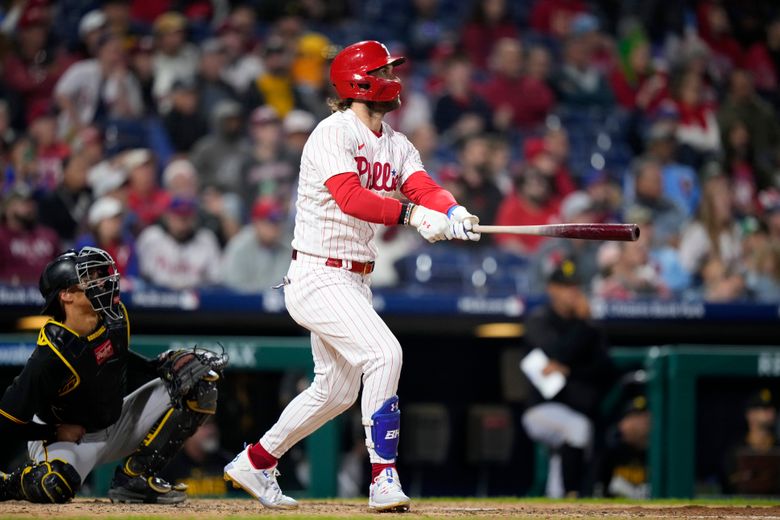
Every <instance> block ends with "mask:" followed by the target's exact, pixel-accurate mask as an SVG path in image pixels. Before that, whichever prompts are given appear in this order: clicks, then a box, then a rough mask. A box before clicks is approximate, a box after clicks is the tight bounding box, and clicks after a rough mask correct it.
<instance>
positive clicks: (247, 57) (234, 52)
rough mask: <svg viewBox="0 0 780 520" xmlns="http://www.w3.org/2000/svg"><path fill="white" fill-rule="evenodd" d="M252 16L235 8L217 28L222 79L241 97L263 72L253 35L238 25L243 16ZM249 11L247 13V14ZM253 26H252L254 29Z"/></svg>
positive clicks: (252, 14)
mask: <svg viewBox="0 0 780 520" xmlns="http://www.w3.org/2000/svg"><path fill="white" fill-rule="evenodd" d="M239 10H241V12H243V13H246V16H254V11H252V10H251V9H249V10H246V9H241V6H237V7H236V8H235V11H234V12H233V14H232V15H231V16H230V17H229V18H228V19H227V20H225V22H224V23H223V24H222V26H221V27H220V28H219V31H218V37H219V41H220V42H221V43H222V45H223V47H224V50H225V58H226V64H225V67H224V69H223V70H222V78H223V79H224V80H225V81H226V82H227V84H228V85H230V86H231V87H232V88H233V90H234V91H235V92H236V93H237V94H238V95H243V94H245V93H246V92H247V90H249V89H250V87H251V86H252V83H253V82H254V80H255V79H256V78H257V77H258V76H259V75H260V74H261V73H262V72H263V60H262V59H260V56H258V55H257V53H256V52H255V47H256V45H257V42H256V41H255V37H254V34H251V35H250V34H249V33H248V32H247V31H245V30H244V29H243V25H240V23H241V22H240V20H239V18H241V17H242V16H244V15H239V13H238V11H239ZM247 11H249V12H247ZM254 26H255V24H254V23H253V24H252V27H254Z"/></svg>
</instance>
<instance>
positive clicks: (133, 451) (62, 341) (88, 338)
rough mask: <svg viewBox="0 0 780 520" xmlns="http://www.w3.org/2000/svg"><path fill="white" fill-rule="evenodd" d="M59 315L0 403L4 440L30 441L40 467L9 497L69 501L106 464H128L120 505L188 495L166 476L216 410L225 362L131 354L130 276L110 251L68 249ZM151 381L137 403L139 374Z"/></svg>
mask: <svg viewBox="0 0 780 520" xmlns="http://www.w3.org/2000/svg"><path fill="white" fill-rule="evenodd" d="M40 290H41V294H42V295H43V297H44V299H45V302H46V303H45V306H44V308H43V311H42V313H43V314H46V315H50V316H52V319H50V320H48V321H47V322H46V324H45V325H44V326H43V328H41V330H40V333H39V334H38V345H37V347H36V348H35V350H34V351H33V354H32V355H31V356H30V358H29V360H28V361H27V364H26V365H25V367H24V369H23V370H22V372H21V374H19V376H17V377H16V379H14V381H13V383H12V384H11V385H10V386H9V387H8V389H7V390H6V391H5V395H3V397H2V399H0V438H3V439H8V438H16V439H24V440H28V441H29V442H28V452H29V458H30V460H29V461H28V462H26V463H25V464H23V465H22V466H21V467H19V468H17V469H15V470H14V471H12V472H11V473H8V474H5V473H0V501H2V500H28V501H30V502H55V503H61V502H67V501H68V500H70V499H71V498H73V497H74V496H75V495H76V493H77V491H78V490H79V487H80V486H81V484H82V483H83V482H84V479H86V478H87V475H89V473H90V472H91V471H92V469H93V468H94V467H95V466H96V465H98V464H104V463H107V462H112V461H117V460H121V459H123V458H125V457H127V459H126V460H124V462H123V463H122V464H121V465H120V466H118V467H117V468H116V471H115V473H114V478H113V481H112V483H111V489H110V491H109V497H110V498H111V500H112V501H114V502H131V503H135V502H145V503H158V504H174V503H178V502H182V501H183V500H185V499H186V498H187V495H186V493H185V490H186V487H184V486H176V487H173V486H171V485H170V484H168V483H167V482H165V481H164V480H162V479H160V478H158V477H157V476H156V475H157V474H158V472H159V471H160V470H162V468H163V467H164V466H165V465H166V464H167V462H168V461H169V460H170V459H171V458H172V457H173V455H174V454H175V453H176V451H177V450H178V449H179V447H180V446H181V444H182V443H183V442H184V440H185V439H186V438H187V437H189V436H190V435H192V434H193V433H194V432H195V430H196V429H197V428H198V426H199V425H200V424H202V423H203V421H204V420H205V419H206V418H207V417H208V416H209V415H211V414H213V413H215V411H216V407H217V386H216V381H217V380H218V379H219V374H220V371H221V370H222V369H223V368H224V366H225V363H226V360H225V359H224V357H223V356H221V355H217V354H214V353H211V352H208V351H204V350H198V349H193V350H178V351H168V352H165V353H163V354H161V355H160V356H159V357H158V358H156V359H153V360H148V359H146V358H144V357H142V356H140V355H138V354H135V353H133V352H131V351H130V350H129V346H130V328H129V323H128V316H127V310H126V309H125V307H124V305H123V304H122V303H121V302H120V300H119V273H118V272H117V269H116V265H115V264H114V260H113V259H112V258H111V256H110V255H109V254H108V253H106V252H105V251H103V250H102V249H97V248H91V247H85V248H83V249H81V250H80V251H78V252H77V251H68V252H66V253H63V254H61V255H60V256H58V257H57V258H56V259H55V260H54V261H52V262H51V263H50V264H49V265H47V266H46V268H45V270H44V272H43V274H42V275H41V279H40ZM134 370H140V371H142V373H143V374H149V376H150V379H151V380H150V381H148V382H147V383H146V384H144V385H143V386H141V387H140V388H138V389H137V390H135V391H134V392H132V393H130V394H129V395H126V386H127V375H128V372H129V371H134Z"/></svg>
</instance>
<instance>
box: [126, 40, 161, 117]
mask: <svg viewBox="0 0 780 520" xmlns="http://www.w3.org/2000/svg"><path fill="white" fill-rule="evenodd" d="M129 66H130V70H132V71H133V75H134V76H135V79H136V80H137V81H138V86H139V88H140V89H141V98H142V99H143V102H144V109H145V112H146V114H157V98H155V97H154V38H153V37H152V36H142V37H140V38H137V39H135V40H134V41H133V46H132V47H131V48H130V63H129Z"/></svg>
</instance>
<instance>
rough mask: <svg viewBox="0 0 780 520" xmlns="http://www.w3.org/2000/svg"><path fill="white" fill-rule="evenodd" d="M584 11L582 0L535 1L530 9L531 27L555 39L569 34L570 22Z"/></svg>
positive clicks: (584, 6)
mask: <svg viewBox="0 0 780 520" xmlns="http://www.w3.org/2000/svg"><path fill="white" fill-rule="evenodd" d="M585 11H586V5H585V2H583V1H582V0H536V2H534V5H533V7H532V8H531V20H530V22H531V27H532V28H533V29H534V30H535V31H536V32H538V33H540V34H544V35H549V36H552V37H555V38H562V37H565V36H567V35H568V34H569V31H570V29H571V23H572V20H573V19H574V18H575V17H576V16H577V15H578V14H580V13H584V12H585Z"/></svg>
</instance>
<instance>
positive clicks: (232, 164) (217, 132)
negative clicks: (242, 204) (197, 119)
mask: <svg viewBox="0 0 780 520" xmlns="http://www.w3.org/2000/svg"><path fill="white" fill-rule="evenodd" d="M242 130H243V125H242V121H241V105H239V104H238V103H236V102H235V101H228V100H224V101H220V102H219V103H217V105H216V106H215V107H214V110H213V112H212V113H211V132H210V133H209V134H208V135H206V136H205V137H203V138H202V139H200V140H199V141H198V142H197V143H195V146H194V147H193V149H192V151H191V153H190V160H191V161H192V164H193V165H194V166H195V170H197V172H198V176H199V178H200V181H201V183H202V184H204V185H205V184H219V185H221V186H223V187H224V188H225V189H227V190H229V191H231V192H234V193H241V190H242V189H243V180H242V177H241V166H242V164H244V162H245V160H246V156H247V144H246V142H245V141H244V139H243V132H242Z"/></svg>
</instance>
